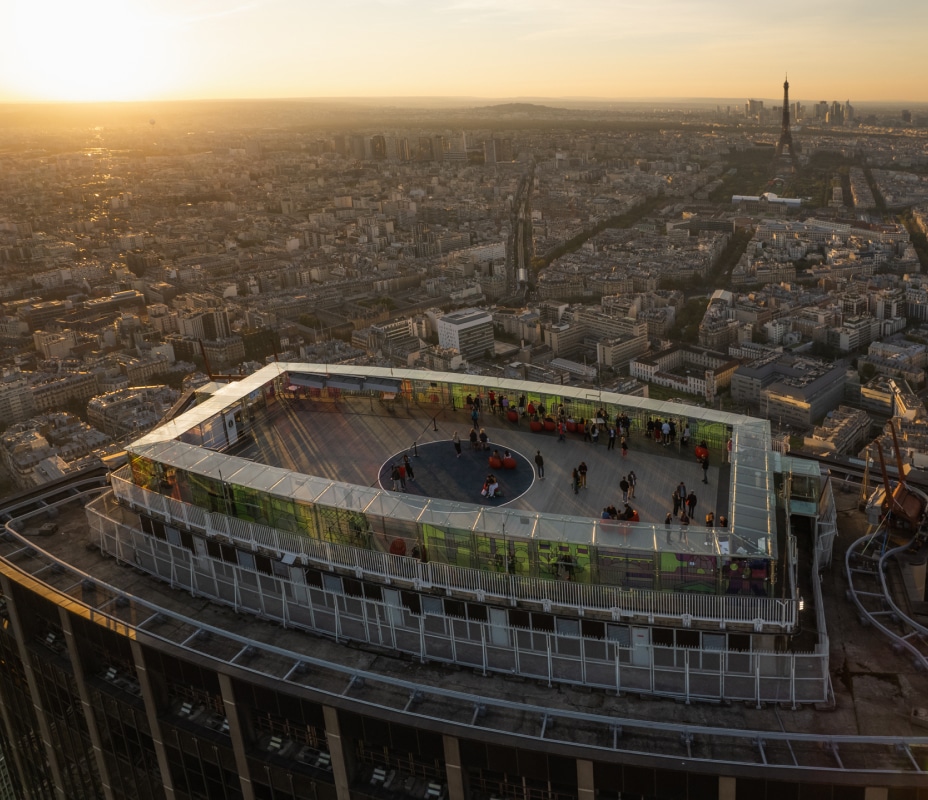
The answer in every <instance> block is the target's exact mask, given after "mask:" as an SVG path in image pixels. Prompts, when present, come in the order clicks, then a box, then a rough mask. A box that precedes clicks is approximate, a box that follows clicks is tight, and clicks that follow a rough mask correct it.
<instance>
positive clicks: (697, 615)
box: [111, 475, 796, 631]
mask: <svg viewBox="0 0 928 800" xmlns="http://www.w3.org/2000/svg"><path fill="white" fill-rule="evenodd" d="M111 481H112V486H113V492H114V494H115V495H116V497H118V498H119V499H120V500H122V501H123V502H125V503H127V504H129V505H130V506H132V507H134V508H137V509H142V510H145V511H146V512H149V513H153V514H154V515H156V516H160V517H161V518H163V519H166V520H170V521H171V522H173V523H175V524H178V525H182V526H185V527H190V528H195V529H197V530H200V531H204V532H205V533H206V534H207V535H217V534H218V535H221V536H225V537H228V538H229V539H230V540H235V541H237V542H239V543H241V544H242V545H245V546H247V547H249V548H250V549H253V550H258V549H261V548H263V549H265V550H268V551H270V552H271V554H278V553H279V554H283V553H291V554H293V555H298V556H300V557H301V558H302V559H304V560H305V561H306V563H311V564H313V565H314V566H316V567H318V568H320V569H331V568H333V567H342V568H344V569H348V570H352V571H354V572H355V573H356V574H358V576H359V577H366V578H369V579H372V580H379V581H383V580H384V579H385V578H389V579H391V580H401V581H407V582H408V583H410V584H411V585H416V586H435V587H439V588H443V589H445V590H447V591H449V592H458V593H465V594H469V595H471V596H475V597H482V598H494V599H497V600H498V601H501V602H503V603H507V604H511V603H514V602H515V601H517V600H523V601H530V602H537V603H541V604H550V605H551V606H559V607H564V608H570V609H573V610H575V611H577V612H579V611H580V610H581V609H601V610H606V611H611V612H612V615H613V617H614V618H616V619H618V618H621V617H623V616H643V617H647V618H671V619H675V620H677V621H679V620H682V618H683V617H684V616H687V617H689V618H691V619H692V620H693V621H694V622H697V623H710V624H712V623H721V622H739V623H750V624H753V626H754V628H755V630H764V629H769V628H775V629H777V630H782V631H790V630H792V629H793V628H794V626H795V624H796V604H795V603H794V602H793V601H791V600H784V599H778V598H771V597H755V596H747V595H716V594H696V593H688V592H674V591H666V592H661V591H655V590H652V589H625V588H622V587H618V586H606V585H602V584H585V583H580V582H576V581H556V580H546V579H544V578H538V577H528V576H520V575H510V574H508V573H505V572H489V571H485V570H480V569H473V568H468V567H458V566H453V565H450V564H443V563H439V562H435V561H430V562H425V563H424V562H421V561H419V560H418V559H414V558H408V557H402V556H394V555H390V554H388V553H384V552H381V551H377V550H367V549H363V548H357V547H351V546H349V545H343V544H335V543H332V542H325V541H321V540H319V539H313V538H311V537H309V536H304V535H300V534H296V533H292V532H289V531H282V530H279V529H277V528H272V527H270V526H267V525H261V524H258V523H253V522H249V521H247V520H241V519H237V518H235V517H230V516H227V515H225V514H219V513H216V512H207V511H204V510H203V509H201V508H199V507H197V506H193V505H191V504H189V503H184V502H182V501H179V500H175V499H173V498H166V497H164V496H163V495H160V494H158V493H157V492H152V491H149V490H147V489H143V488H142V487H140V486H137V485H135V484H134V483H132V482H131V481H128V480H126V479H124V478H120V477H118V476H115V475H114V476H111Z"/></svg>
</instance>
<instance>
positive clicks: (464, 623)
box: [87, 497, 830, 707]
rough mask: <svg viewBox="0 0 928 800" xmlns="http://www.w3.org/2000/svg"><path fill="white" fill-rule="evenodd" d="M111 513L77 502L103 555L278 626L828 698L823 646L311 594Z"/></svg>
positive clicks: (568, 672)
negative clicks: (755, 646) (791, 647)
mask: <svg viewBox="0 0 928 800" xmlns="http://www.w3.org/2000/svg"><path fill="white" fill-rule="evenodd" d="M111 503H112V501H111V500H110V504H111ZM118 511H119V509H118V507H113V506H112V505H110V506H109V507H108V505H107V498H106V497H104V498H101V500H98V501H95V502H94V503H92V504H91V505H89V506H88V507H87V513H88V520H89V522H90V527H91V530H92V531H93V534H94V536H95V537H96V540H97V542H98V544H99V546H100V547H101V549H102V550H103V551H104V552H107V553H110V554H111V555H114V556H115V557H117V558H119V559H121V560H124V561H129V562H131V563H133V564H135V565H136V566H138V567H139V568H141V569H144V570H146V571H149V572H151V573H153V574H155V575H158V576H160V577H162V578H164V579H165V580H169V581H170V582H171V584H172V586H175V587H177V588H183V589H186V590H189V591H191V592H193V593H194V594H196V595H198V596H203V597H209V598H211V599H213V600H216V601H218V602H220V603H225V604H227V605H230V606H232V607H234V608H235V610H236V611H237V612H239V611H241V612H250V613H258V614H261V615H262V616H263V617H265V618H268V619H275V620H278V621H280V622H281V623H282V624H283V625H285V626H286V627H292V628H302V629H306V630H311V631H313V632H315V633H321V634H323V635H329V636H332V637H334V638H335V639H336V640H343V641H344V640H352V641H360V642H365V643H369V644H375V645H378V646H387V647H389V648H390V649H392V650H396V651H398V652H403V653H407V654H410V655H412V656H414V657H417V658H420V659H428V660H431V661H440V662H446V663H455V664H461V665H465V666H469V667H473V668H475V669H479V670H481V671H482V672H484V673H487V672H501V673H505V674H518V675H522V676H525V677H530V678H535V679H540V680H546V681H547V682H548V683H549V684H553V683H555V682H557V683H573V684H582V685H587V686H595V687H600V688H607V689H614V690H617V691H637V692H643V693H649V694H658V695H665V696H675V697H684V698H686V699H687V700H700V699H704V700H706V699H719V698H723V699H728V700H734V701H747V702H753V703H758V704H759V703H762V702H780V703H790V704H791V705H792V706H793V707H795V706H797V705H798V704H801V703H819V702H825V701H827V700H828V698H829V692H830V684H829V672H828V652H827V650H825V651H823V652H816V653H773V652H766V651H764V652H758V651H753V652H748V651H729V650H716V649H709V648H706V647H695V648H674V647H663V646H658V645H655V644H653V643H648V644H645V645H637V644H634V643H631V642H628V641H627V640H626V642H625V643H621V642H619V641H614V640H611V639H610V638H609V637H606V638H602V637H591V636H584V635H582V634H581V633H580V632H579V630H577V631H576V632H573V633H565V632H562V631H558V632H550V631H539V630H531V629H527V628H522V627H518V626H516V625H513V624H511V623H509V622H508V620H507V621H506V622H505V623H503V624H498V623H494V622H492V621H487V622H477V621H473V620H465V619H462V618H459V617H452V616H449V615H447V614H446V613H444V612H437V613H432V612H428V611H425V610H424V609H423V611H421V612H419V613H413V612H411V611H410V610H409V609H408V608H405V607H403V606H397V605H392V604H390V603H389V602H387V601H386V600H373V599H370V598H365V599H364V600H363V602H361V601H360V598H355V600H356V601H357V602H353V603H348V602H346V601H347V599H348V598H347V596H346V595H345V593H344V591H343V590H341V591H340V590H338V589H336V588H333V586H332V585H330V584H328V583H327V584H326V585H325V586H323V587H322V588H317V589H314V591H313V592H310V591H308V590H307V586H306V585H305V583H304V584H301V583H300V580H299V579H294V577H293V574H292V573H291V578H289V579H288V578H285V577H282V576H280V575H275V576H273V577H270V576H269V577H268V580H262V581H259V582H257V583H254V582H252V581H248V580H246V579H244V572H246V570H245V569H244V568H243V567H240V566H238V565H233V564H228V563H220V562H218V561H216V560H214V559H209V558H198V557H197V556H196V555H195V554H193V553H191V552H190V551H189V550H188V549H186V548H184V547H181V546H177V545H171V544H169V543H168V542H165V541H160V540H157V539H154V538H153V537H151V536H148V535H147V534H145V533H144V532H142V531H141V530H140V529H139V528H136V527H134V526H133V525H131V524H126V522H125V521H119V520H118V519H117V517H118V516H119V514H118ZM129 516H132V515H131V514H130V515H129ZM124 519H125V518H124ZM497 577H499V578H506V577H508V576H505V575H499V576H497ZM555 585H557V584H555ZM603 588H608V587H603ZM427 620H429V622H427ZM620 627H624V628H626V630H627V626H622V625H621V624H620Z"/></svg>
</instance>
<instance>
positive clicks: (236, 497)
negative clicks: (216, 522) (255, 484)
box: [227, 483, 268, 525]
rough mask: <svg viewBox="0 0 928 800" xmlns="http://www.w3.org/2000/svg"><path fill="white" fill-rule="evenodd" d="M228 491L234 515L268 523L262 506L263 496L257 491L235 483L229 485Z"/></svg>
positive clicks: (250, 520)
mask: <svg viewBox="0 0 928 800" xmlns="http://www.w3.org/2000/svg"><path fill="white" fill-rule="evenodd" d="M227 491H228V494H229V498H230V501H231V502H230V504H229V505H230V509H231V513H232V515H233V516H235V517H238V518H239V519H245V520H248V521H249V522H260V523H262V524H265V525H266V524H267V523H268V519H267V516H266V514H265V512H264V510H263V509H262V508H261V497H260V495H259V494H258V492H257V491H255V490H254V489H250V488H248V487H246V486H238V485H236V484H234V483H233V484H229V485H228V486H227Z"/></svg>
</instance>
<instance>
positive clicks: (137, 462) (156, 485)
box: [129, 456, 162, 492]
mask: <svg viewBox="0 0 928 800" xmlns="http://www.w3.org/2000/svg"><path fill="white" fill-rule="evenodd" d="M129 465H130V467H131V469H132V482H133V483H134V484H135V485H136V486H141V487H143V488H145V489H150V490H151V491H153V492H157V491H159V489H160V483H161V474H162V472H161V470H162V467H161V464H159V463H158V462H157V461H152V460H151V459H150V458H143V457H142V456H130V457H129Z"/></svg>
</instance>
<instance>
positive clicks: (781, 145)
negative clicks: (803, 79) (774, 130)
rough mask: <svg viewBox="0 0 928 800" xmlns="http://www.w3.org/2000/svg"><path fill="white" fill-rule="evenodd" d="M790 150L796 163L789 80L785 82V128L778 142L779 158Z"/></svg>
mask: <svg viewBox="0 0 928 800" xmlns="http://www.w3.org/2000/svg"><path fill="white" fill-rule="evenodd" d="M785 149H786V150H789V157H790V158H791V159H792V160H793V164H795V163H796V149H797V148H796V145H794V144H793V134H792V132H791V131H790V129H789V80H788V79H787V80H784V81H783V127H782V129H781V130H780V138H779V140H778V141H777V153H776V156H777V158H780V157H781V156H782V155H783V151H784V150H785Z"/></svg>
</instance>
